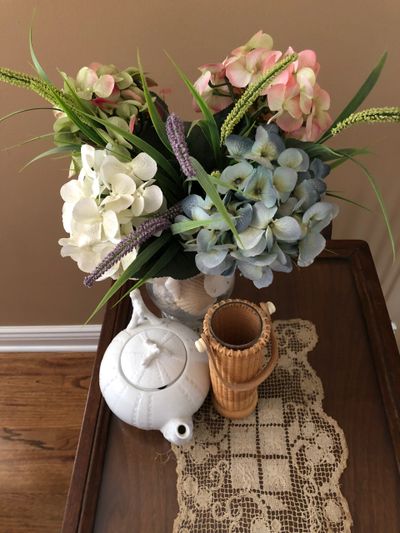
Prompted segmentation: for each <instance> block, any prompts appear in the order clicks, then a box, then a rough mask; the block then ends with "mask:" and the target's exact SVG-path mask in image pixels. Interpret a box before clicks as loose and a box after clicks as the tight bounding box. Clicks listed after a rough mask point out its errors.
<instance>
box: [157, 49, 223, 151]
mask: <svg viewBox="0 0 400 533" xmlns="http://www.w3.org/2000/svg"><path fill="white" fill-rule="evenodd" d="M167 57H168V59H169V60H170V61H171V63H172V64H173V65H174V67H175V69H176V71H177V72H178V74H179V76H180V78H181V79H182V81H183V82H184V84H185V85H186V87H187V88H188V89H189V92H190V93H191V95H192V96H193V98H194V99H195V101H196V103H197V105H198V106H199V108H200V111H201V112H202V114H203V117H204V120H205V123H206V125H207V129H208V135H207V140H208V142H209V144H210V146H211V148H212V151H213V153H214V158H215V160H216V161H218V160H219V159H220V156H221V151H220V139H219V131H218V126H217V123H216V122H215V118H214V115H213V113H212V111H211V109H210V108H209V107H208V104H207V102H206V101H205V100H204V99H203V98H202V97H201V96H200V94H199V93H198V92H197V90H196V87H195V86H194V85H193V83H192V82H191V81H190V80H189V78H188V77H187V76H186V74H185V73H184V72H183V70H182V69H181V68H180V67H179V66H178V65H177V64H176V63H175V61H174V60H173V59H172V57H171V56H170V55H168V54H167Z"/></svg>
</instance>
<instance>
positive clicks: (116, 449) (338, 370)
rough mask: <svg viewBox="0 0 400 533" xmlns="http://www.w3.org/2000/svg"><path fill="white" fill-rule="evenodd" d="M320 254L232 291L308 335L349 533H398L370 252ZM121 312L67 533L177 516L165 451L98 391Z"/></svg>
mask: <svg viewBox="0 0 400 533" xmlns="http://www.w3.org/2000/svg"><path fill="white" fill-rule="evenodd" d="M327 248H328V251H326V252H324V254H323V255H322V256H320V257H319V258H318V259H317V260H316V262H315V263H314V264H313V265H312V266H311V267H309V268H305V269H295V270H294V272H292V273H291V274H289V275H288V274H277V275H275V279H274V282H273V284H272V285H271V287H268V288H267V289H263V290H257V289H255V288H254V286H253V285H252V284H251V283H249V282H248V281H247V280H244V279H238V280H237V284H236V287H235V291H234V296H235V297H241V298H247V299H249V300H252V301H255V302H259V301H265V300H272V301H273V302H274V303H275V304H276V306H277V312H276V314H275V315H274V318H275V319H289V318H303V319H306V320H310V321H311V322H313V323H314V324H315V326H316V328H317V333H318V336H319V342H318V344H317V346H316V348H315V349H314V351H313V352H312V353H311V354H310V357H309V359H310V363H311V365H312V366H313V368H314V369H315V370H316V372H317V374H318V376H319V377H320V378H321V379H322V383H323V386H324V391H325V400H324V409H325V411H326V413H328V414H329V415H331V416H332V417H333V418H335V419H336V420H337V421H338V423H339V425H340V426H341V427H342V429H343V430H344V433H345V436H346V440H347V444H348V448H349V459H348V466H347V468H346V470H345V472H344V474H343V476H342V478H341V489H342V492H343V494H344V496H345V497H346V498H347V501H348V503H349V507H350V511H351V514H352V517H353V521H354V527H353V531H354V532H356V533H398V532H399V531H400V505H399V502H400V475H399V472H400V356H399V353H398V350H397V346H396V343H395V339H394V336H393V332H392V329H391V324H390V320H389V316H388V313H387V309H386V305H385V302H384V299H383V295H382V290H381V287H380V284H379V280H378V277H377V274H376V270H375V266H374V263H373V260H372V257H371V254H370V252H369V248H368V245H367V244H366V243H364V242H362V241H329V242H328V246H327ZM115 301H116V300H115ZM129 306H130V303H129V301H128V300H127V299H126V300H124V301H123V302H122V303H121V304H119V305H118V306H117V307H115V308H112V307H111V305H110V306H109V307H108V310H107V313H106V316H105V319H104V324H103V329H102V334H101V339H100V345H99V350H98V354H97V358H96V361H95V365H94V369H93V377H92V383H91V387H90V391H89V395H88V400H87V405H86V411H85V416H84V421H83V425H82V430H81V436H80V442H79V446H78V452H77V456H76V460H75V466H74V472H73V476H72V480H71V485H70V491H69V496H68V501H67V506H66V509H65V516H64V524H63V530H62V531H63V533H78V532H80V533H89V532H91V531H95V532H96V533H106V532H107V533H135V532H138V533H143V532H149V533H170V532H171V531H172V524H173V521H174V518H175V516H176V514H177V509H178V506H177V501H176V473H175V467H176V462H175V458H174V456H173V454H172V453H171V454H168V453H167V452H168V450H169V449H170V445H169V443H168V442H167V441H165V440H164V439H163V437H162V435H161V433H160V432H157V431H141V430H138V429H136V428H133V427H130V426H127V425H126V424H124V423H123V422H121V421H119V420H118V419H117V418H116V417H114V416H113V415H112V414H110V412H109V410H108V408H107V406H106V405H105V403H104V401H103V399H102V397H101V394H100V390H99V387H98V370H99V365H100V361H101V358H102V354H103V353H104V350H105V349H106V347H107V345H108V344H109V343H110V342H111V340H112V338H113V337H114V336H115V335H116V334H117V333H118V332H119V331H120V330H121V329H123V328H124V327H125V326H126V324H127V321H128V319H129V312H130V309H129ZM166 459H168V460H166ZM194 533H195V532H194Z"/></svg>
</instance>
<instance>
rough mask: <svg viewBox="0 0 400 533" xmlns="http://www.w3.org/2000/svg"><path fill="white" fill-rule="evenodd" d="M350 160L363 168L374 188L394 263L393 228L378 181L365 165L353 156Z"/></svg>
mask: <svg viewBox="0 0 400 533" xmlns="http://www.w3.org/2000/svg"><path fill="white" fill-rule="evenodd" d="M348 159H350V160H351V161H353V163H354V164H355V165H357V166H358V167H360V168H361V170H362V171H363V173H364V174H365V175H366V176H367V179H368V181H369V184H370V185H371V188H372V190H373V191H374V193H375V196H376V199H377V200H378V204H379V207H380V209H381V212H382V215H383V219H384V221H385V225H386V229H387V233H388V236H389V240H390V245H391V248H392V255H393V261H394V260H395V259H396V245H395V242H394V237H393V232H392V228H391V225H390V221H389V217H388V214H387V211H386V207H385V203H384V201H383V197H382V194H381V192H380V190H379V188H378V185H377V183H376V180H375V178H374V177H373V176H372V174H371V173H370V172H369V170H368V169H367V167H366V166H365V165H363V164H362V163H360V161H358V160H357V159H354V158H353V157H351V156H348Z"/></svg>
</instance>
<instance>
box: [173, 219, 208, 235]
mask: <svg viewBox="0 0 400 533" xmlns="http://www.w3.org/2000/svg"><path fill="white" fill-rule="evenodd" d="M213 222H215V220H210V219H204V220H184V221H182V222H175V223H174V224H172V225H171V231H172V235H178V234H179V233H185V232H186V231H191V230H193V229H197V228H203V227H206V226H209V225H210V224H212V223H213Z"/></svg>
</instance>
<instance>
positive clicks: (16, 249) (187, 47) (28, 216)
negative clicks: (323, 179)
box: [0, 0, 400, 325]
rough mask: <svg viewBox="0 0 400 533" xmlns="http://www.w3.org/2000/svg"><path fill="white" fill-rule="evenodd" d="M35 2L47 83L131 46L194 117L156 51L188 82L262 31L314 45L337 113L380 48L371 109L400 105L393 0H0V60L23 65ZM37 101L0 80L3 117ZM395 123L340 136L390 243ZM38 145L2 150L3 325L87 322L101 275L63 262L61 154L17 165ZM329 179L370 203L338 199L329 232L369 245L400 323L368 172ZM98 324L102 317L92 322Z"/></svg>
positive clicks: (174, 101)
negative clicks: (383, 210)
mask: <svg viewBox="0 0 400 533" xmlns="http://www.w3.org/2000/svg"><path fill="white" fill-rule="evenodd" d="M34 6H37V15H36V21H35V28H34V34H35V48H36V51H37V54H38V56H39V57H40V60H41V62H42V64H43V66H44V67H45V68H46V70H47V72H48V74H49V75H50V76H51V78H52V79H53V80H59V76H58V74H57V68H60V69H62V70H64V71H66V72H68V73H70V74H72V75H74V74H75V73H76V72H77V70H78V69H79V68H80V67H81V66H83V65H87V64H88V63H90V62H91V61H93V60H95V61H100V62H103V63H112V62H113V63H116V64H117V65H119V66H121V67H125V66H128V65H131V64H135V57H136V48H137V47H139V48H140V50H141V54H142V61H143V63H144V65H145V69H146V70H147V71H148V72H150V73H151V75H152V76H153V77H154V78H156V79H157V80H158V81H159V85H160V86H161V87H169V88H172V89H173V94H172V96H171V97H170V99H169V103H170V107H171V108H172V109H174V110H175V111H176V112H178V113H180V114H182V115H183V116H185V117H189V116H191V114H192V112H191V105H190V98H189V96H188V94H187V93H186V91H185V89H184V88H183V87H182V84H181V82H180V81H179V80H178V79H177V76H176V75H175V73H174V70H173V68H172V67H171V66H170V65H169V63H168V60H167V59H166V58H165V56H164V54H163V49H167V50H168V51H169V53H170V54H171V55H172V56H173V57H174V58H175V60H176V61H177V62H178V63H179V64H180V65H181V66H182V68H183V69H184V70H185V71H186V72H187V73H188V74H189V76H190V77H192V78H194V77H196V76H197V74H196V67H197V66H199V65H201V64H202V63H206V62H213V61H218V60H220V59H223V58H224V56H225V54H226V53H228V52H229V51H230V50H231V49H232V48H234V47H236V46H238V45H240V44H242V43H244V42H245V41H246V40H247V39H248V37H250V36H251V35H252V34H253V33H254V32H255V31H257V30H258V29H261V28H262V29H263V30H264V31H266V32H269V33H270V34H271V35H272V36H273V37H274V39H275V44H276V47H277V48H279V49H282V50H284V49H285V48H286V47H287V46H288V45H292V46H293V47H294V48H295V49H296V50H301V49H303V48H312V49H315V50H316V51H317V53H318V57H319V60H320V63H321V66H322V67H321V73H320V83H321V85H322V86H323V87H324V88H326V89H327V90H328V91H329V92H330V94H331V96H332V111H333V115H335V114H336V113H337V112H339V111H340V110H341V108H342V107H343V106H344V105H345V104H346V103H347V101H348V100H349V98H350V97H352V96H353V94H354V92H355V90H356V89H357V88H358V86H359V85H360V83H361V82H362V81H363V80H364V78H365V76H366V74H367V73H368V72H369V70H370V69H371V68H372V66H373V65H374V64H375V63H376V62H377V60H378V58H379V56H380V55H381V53H382V52H383V51H384V50H388V51H389V59H388V63H387V66H386V69H385V71H384V73H383V75H382V78H381V81H380V84H379V86H378V87H377V88H376V89H375V91H374V93H373V94H372V95H371V96H370V97H369V99H368V102H367V104H369V105H384V104H386V105H396V104H397V105H400V77H399V65H400V36H399V35H400V34H399V30H398V28H399V25H400V4H399V2H398V1H397V0H380V1H379V2H377V1H376V0H350V1H349V0H346V1H344V0H338V1H333V2H325V1H320V0H302V1H294V0H292V1H287V2H271V1H268V0H262V1H255V0H248V1H246V2H239V1H235V0H230V1H228V0H220V1H216V0H203V1H201V2H200V1H189V0H164V1H161V0H157V1H147V2H138V1H135V0H121V1H115V2H109V1H105V0H97V1H96V2H94V1H86V2H82V1H78V0H69V1H68V2H65V1H60V0H0V21H1V32H0V64H1V65H3V66H8V67H12V68H15V69H20V70H25V71H29V69H30V65H29V63H30V58H29V49H28V38H27V37H28V28H29V24H30V20H31V15H32V12H33V9H34ZM37 105H39V106H40V105H42V102H41V100H40V99H39V98H37V97H36V96H34V95H32V94H28V93H26V92H24V91H23V90H21V89H13V88H10V87H7V86H1V87H0V115H1V116H2V115H5V114H7V113H9V112H11V111H14V110H16V109H20V108H24V107H32V106H37ZM51 125H52V117H51V113H50V112H48V111H36V112H32V113H27V114H24V115H20V116H18V117H16V118H13V119H11V120H9V121H8V122H5V123H2V124H0V147H7V146H9V145H12V144H15V143H17V142H20V141H22V140H24V139H27V138H29V137H32V136H35V135H39V134H43V133H47V132H49V131H51ZM399 141H400V128H398V127H397V128H396V126H392V127H390V126H387V127H386V126H375V127H371V128H365V127H358V128H354V129H353V130H351V131H348V132H346V134H345V135H343V137H342V139H341V144H342V145H348V146H351V145H356V146H364V145H368V146H369V147H370V148H371V149H372V150H373V151H374V152H375V155H373V156H369V158H368V161H369V166H370V168H371V170H372V172H373V173H374V174H375V175H376V176H378V177H379V182H380V184H381V189H382V192H383V194H384V196H385V198H386V202H387V204H388V208H389V213H390V216H391V221H392V224H393V229H394V232H395V235H396V239H397V243H398V244H399V242H400V216H399V205H400V163H399V161H400V159H399ZM45 148H46V143H43V142H41V143H40V144H39V143H37V144H29V145H26V146H23V147H20V148H16V149H13V150H11V151H3V152H0V174H1V182H0V183H1V185H0V187H1V188H0V191H1V195H0V202H1V203H0V206H1V208H0V250H1V254H2V260H1V276H0V284H1V299H2V305H1V308H0V325H6V324H62V323H63V324H71V323H80V322H82V321H84V320H85V318H86V317H87V316H88V314H89V312H90V310H91V309H92V308H93V306H94V305H95V303H96V301H97V300H98V298H99V296H100V294H102V292H103V291H104V290H105V288H106V286H107V282H106V283H105V284H104V282H103V283H102V284H98V286H97V287H96V288H95V289H91V290H88V289H85V288H84V287H83V286H82V274H81V273H80V272H79V271H78V269H77V268H76V266H75V263H73V262H72V261H71V260H69V259H61V258H60V256H59V246H58V244H57V240H58V238H59V237H61V236H63V230H62V226H61V223H60V210H61V205H62V202H61V199H60V197H59V188H60V186H61V184H62V183H64V181H66V173H67V167H68V163H67V160H66V159H60V160H56V161H54V160H53V161H50V160H42V161H40V162H38V163H35V164H33V165H32V166H31V167H29V168H27V169H26V170H25V171H24V172H22V173H19V169H20V167H21V166H22V165H23V164H24V163H25V162H26V161H28V160H29V159H31V158H32V157H33V156H34V155H35V154H37V153H38V152H39V151H43V150H44V149H45ZM329 183H330V187H331V188H332V189H335V190H340V191H343V194H345V195H347V196H348V197H350V198H354V199H357V200H359V201H360V202H364V203H365V204H367V205H369V206H370V207H371V209H373V211H374V212H373V213H372V214H371V213H364V212H362V211H361V210H359V209H357V208H351V207H347V206H343V208H342V213H341V215H340V217H339V218H338V220H337V222H336V223H335V230H334V234H335V237H338V238H339V237H340V238H361V239H366V240H368V241H369V242H370V245H371V247H372V249H373V254H374V257H375V261H376V264H377V266H378V268H379V273H380V276H381V280H382V282H383V287H384V289H385V292H386V295H387V301H388V303H389V305H390V310H391V314H392V316H393V317H394V318H395V319H397V320H398V321H399V322H400V284H399V278H398V272H399V260H397V261H396V264H395V265H394V266H393V265H392V262H391V257H390V250H389V245H388V241H387V239H386V237H385V236H384V230H383V222H382V219H381V217H380V216H379V213H378V209H377V205H376V201H375V200H374V198H373V195H372V193H371V192H370V190H369V188H368V186H367V183H366V180H365V179H364V178H363V177H362V176H360V172H359V170H358V169H357V168H353V167H352V166H344V167H343V168H341V169H340V170H339V169H338V171H337V172H335V173H334V174H333V175H332V176H331V178H330V181H329ZM98 320H99V319H98Z"/></svg>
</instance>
